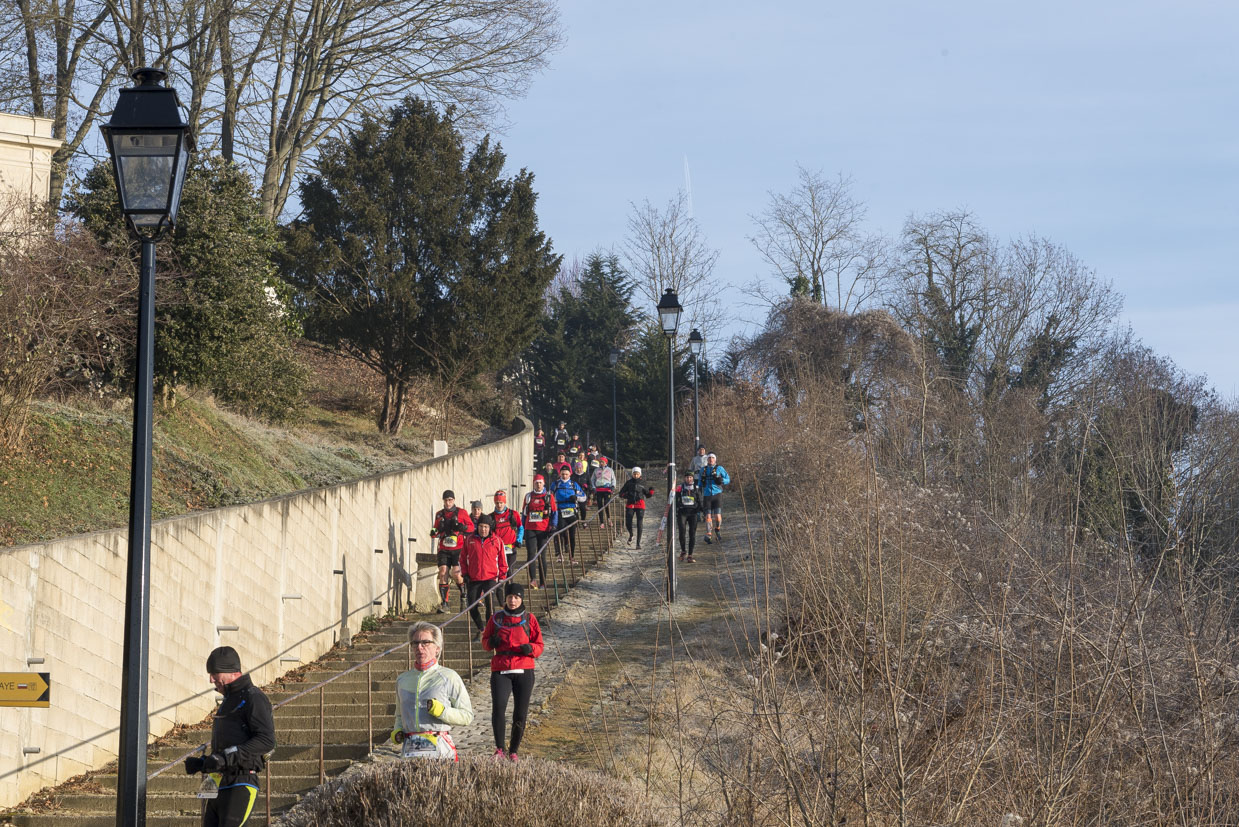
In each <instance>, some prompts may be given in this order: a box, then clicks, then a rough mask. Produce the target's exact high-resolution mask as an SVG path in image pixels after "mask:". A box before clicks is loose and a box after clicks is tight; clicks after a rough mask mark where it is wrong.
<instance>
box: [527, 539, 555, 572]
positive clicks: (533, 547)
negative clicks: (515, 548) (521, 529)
mask: <svg viewBox="0 0 1239 827" xmlns="http://www.w3.org/2000/svg"><path fill="white" fill-rule="evenodd" d="M550 533H551V532H550V530H549V529H548V530H546V531H530V530H529V529H525V559H526V560H532V559H534V558H535V557H537V558H538V562H536V563H534V564H533V565H532V566H530V567H529V579H530V580H537V581H538V582H539V583H545V582H546V555H545V554H542V555H539V554H538V552H539V551H541V550H542V547H543V546H545V545H546V538H547V535H549V534H550ZM535 568H536V569H537V570H538V572H537V573H538V576H537V577H536V578H535V577H534V569H535Z"/></svg>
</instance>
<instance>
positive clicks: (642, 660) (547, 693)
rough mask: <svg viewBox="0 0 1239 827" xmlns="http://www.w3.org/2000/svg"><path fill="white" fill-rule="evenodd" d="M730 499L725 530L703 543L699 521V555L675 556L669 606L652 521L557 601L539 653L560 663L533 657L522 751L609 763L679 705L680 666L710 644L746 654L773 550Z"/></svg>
mask: <svg viewBox="0 0 1239 827" xmlns="http://www.w3.org/2000/svg"><path fill="white" fill-rule="evenodd" d="M728 499H729V500H731V502H730V503H729V505H730V506H731V508H732V511H731V513H730V514H725V523H724V527H723V541H722V542H721V543H719V542H717V541H715V542H714V543H712V544H706V543H705V542H704V540H703V536H704V532H699V534H698V538H697V548H696V551H695V553H694V557H695V558H696V562H694V563H687V562H683V563H678V579H677V583H678V587H677V595H676V601H675V603H674V604H673V605H672V607H671V611H670V613H669V612H668V604H667V603H666V600H665V591H666V574H665V572H666V566H665V544H663V543H659V542H658V541H657V539H656V537H655V536H654V535H655V533H656V532H655V531H650V532H648V533H647V535H646V536H645V538H644V542H643V543H642V547H641V548H640V549H631V548H620V549H618V550H617V551H615V552H612V553H611V554H610V555H609V556H608V558H607V561H606V564H605V565H604V566H602V567H600V568H599V569H598V570H597V571H595V572H591V574H590V576H589V577H588V578H586V579H585V580H584V581H582V584H581V586H580V587H578V588H577V590H575V591H574V593H573V595H572V599H571V601H570V602H568V603H565V604H564V605H561V606H560V607H558V608H557V609H556V611H555V617H554V620H553V622H552V623H551V624H549V628H548V630H547V635H546V638H547V650H546V655H544V656H543V660H544V661H547V660H548V659H552V660H553V661H555V662H556V665H557V668H552V669H548V670H546V671H545V674H544V670H543V666H544V665H546V666H550V665H551V664H550V663H546V664H542V663H540V664H539V681H540V683H541V686H540V690H541V692H539V693H535V697H534V704H533V708H532V709H531V722H530V723H531V726H530V728H529V730H528V731H527V733H526V736H525V743H526V746H525V747H523V748H522V752H523V753H525V754H526V755H529V756H532V757H540V758H546V759H551V760H557V761H566V762H570V763H573V764H577V765H579V766H583V767H588V768H592V769H601V770H609V771H616V770H617V769H619V768H618V767H617V758H618V757H619V756H620V755H621V754H625V753H627V754H629V756H630V757H631V754H632V753H635V752H641V751H644V750H645V747H646V743H647V742H648V741H649V739H650V738H651V733H652V732H657V731H659V729H660V723H659V721H660V720H665V717H664V716H665V714H666V713H667V710H668V709H669V708H672V707H675V706H676V700H675V699H674V698H673V697H672V696H673V695H674V692H673V690H672V689H671V681H673V680H674V681H677V682H682V681H686V680H689V679H690V678H692V677H701V675H700V674H698V675H696V676H693V675H691V674H689V673H686V672H685V670H691V671H698V670H699V669H700V667H701V666H702V661H703V660H714V661H715V662H717V660H716V658H714V657H713V656H715V655H717V656H722V657H726V658H729V659H731V660H732V661H733V662H734V661H736V659H739V660H742V661H747V659H748V658H747V654H748V652H750V651H751V649H752V647H756V646H757V645H758V643H757V637H758V635H757V633H756V631H755V630H757V629H758V628H760V626H762V625H764V622H763V619H762V618H760V617H756V616H755V612H756V608H755V607H756V606H757V605H758V604H759V603H760V604H761V605H765V604H766V603H767V599H766V598H767V597H768V595H767V594H766V584H767V577H766V573H765V572H764V571H763V569H764V568H765V565H766V563H767V562H768V561H767V559H766V556H765V553H764V550H763V531H762V526H761V523H760V520H759V519H758V518H757V516H756V515H751V516H750V517H749V518H748V519H747V520H746V518H745V515H744V514H743V513H742V512H741V513H736V510H738V509H739V506H740V504H739V502H738V499H739V498H738V497H729V498H728ZM656 515H661V509H659V510H658V511H654V512H651V513H650V514H649V516H648V518H647V523H648V524H652V527H653V528H655V529H656V528H657V525H658V520H657V516H656ZM703 528H704V526H703ZM623 542H624V536H623V535H621V538H620V543H621V544H622V543H623ZM591 579H594V582H590V581H591ZM759 598H760V599H759ZM673 638H674V640H675V644H676V645H675V646H671V645H670V643H671V640H672V639H673ZM705 680H709V678H705ZM629 771H631V767H630V768H629Z"/></svg>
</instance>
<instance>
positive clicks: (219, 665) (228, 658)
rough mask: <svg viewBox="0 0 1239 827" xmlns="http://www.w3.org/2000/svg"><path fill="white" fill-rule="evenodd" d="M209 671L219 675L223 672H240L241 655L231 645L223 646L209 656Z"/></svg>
mask: <svg viewBox="0 0 1239 827" xmlns="http://www.w3.org/2000/svg"><path fill="white" fill-rule="evenodd" d="M206 666H207V670H206V671H207V673H208V674H212V675H218V674H220V673H221V672H240V671H241V656H240V655H238V654H237V650H236V649H233V648H232V647H231V646H221V647H219V648H218V649H216V650H215V651H213V652H211V654H210V655H209V656H208V657H207V664H206Z"/></svg>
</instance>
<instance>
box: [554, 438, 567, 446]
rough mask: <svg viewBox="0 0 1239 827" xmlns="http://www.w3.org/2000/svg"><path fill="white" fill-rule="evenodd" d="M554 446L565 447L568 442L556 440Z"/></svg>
mask: <svg viewBox="0 0 1239 827" xmlns="http://www.w3.org/2000/svg"><path fill="white" fill-rule="evenodd" d="M555 444H556V445H567V444H568V442H567V440H563V439H558V440H556V441H555Z"/></svg>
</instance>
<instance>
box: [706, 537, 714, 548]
mask: <svg viewBox="0 0 1239 827" xmlns="http://www.w3.org/2000/svg"><path fill="white" fill-rule="evenodd" d="M705 541H706V545H707V546H708V545H710V544H711V543H713V542H714V541H713V540H711V539H710V535H709V534H707V535H706V536H705Z"/></svg>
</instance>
